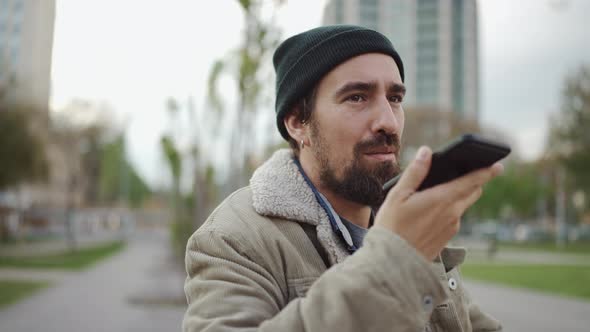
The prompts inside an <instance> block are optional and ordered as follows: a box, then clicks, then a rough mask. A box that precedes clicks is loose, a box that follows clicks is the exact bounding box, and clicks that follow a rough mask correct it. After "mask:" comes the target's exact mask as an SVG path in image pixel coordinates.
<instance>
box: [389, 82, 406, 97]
mask: <svg viewBox="0 0 590 332" xmlns="http://www.w3.org/2000/svg"><path fill="white" fill-rule="evenodd" d="M387 90H388V91H389V93H401V94H403V95H405V94H406V86H405V85H403V84H400V83H392V84H391V85H390V86H389V89H387Z"/></svg>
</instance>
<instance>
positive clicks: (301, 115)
mask: <svg viewBox="0 0 590 332" xmlns="http://www.w3.org/2000/svg"><path fill="white" fill-rule="evenodd" d="M316 93H317V87H314V88H313V89H311V91H310V92H309V93H308V94H306V95H305V97H303V98H302V99H301V100H300V101H299V102H297V103H296V104H295V106H293V108H292V109H291V112H292V113H293V114H294V115H295V117H296V119H297V121H299V122H301V123H309V122H310V121H311V113H312V112H313V109H314V108H315V99H316ZM288 141H289V146H290V147H291V150H293V153H294V154H295V155H296V156H299V149H300V148H301V147H300V146H299V142H297V141H295V139H294V138H293V137H291V136H289V140H288Z"/></svg>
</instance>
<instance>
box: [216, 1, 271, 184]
mask: <svg viewBox="0 0 590 332" xmlns="http://www.w3.org/2000/svg"><path fill="white" fill-rule="evenodd" d="M238 3H239V5H240V7H241V8H242V10H243V14H244V22H245V26H244V29H243V39H242V44H241V45H240V47H239V48H238V49H237V50H236V51H235V52H233V53H232V54H231V57H230V58H229V59H227V60H219V61H217V62H215V64H214V65H213V67H212V70H211V72H210V76H209V88H208V91H209V98H210V103H211V105H212V106H213V109H216V110H224V106H223V103H222V102H221V98H219V94H218V93H217V86H216V85H217V80H218V78H219V77H220V76H221V74H222V72H224V71H225V70H229V69H232V68H233V70H232V73H233V76H234V79H235V81H236V84H237V88H238V89H237V90H238V96H237V97H238V102H237V108H236V111H237V116H236V117H235V122H234V125H233V126H232V129H231V132H230V141H231V144H230V152H229V159H228V160H230V164H231V165H232V169H231V170H230V178H229V186H228V187H229V189H230V190H234V189H235V188H237V187H239V186H241V185H243V184H244V183H245V182H246V181H247V178H248V177H249V174H247V167H246V162H247V160H248V159H250V155H251V154H253V153H254V149H253V147H252V144H251V143H252V141H253V138H254V137H256V134H257V133H256V131H255V127H256V126H255V122H256V117H257V115H258V114H257V111H258V110H259V109H260V108H261V107H260V106H261V103H262V98H263V96H264V89H263V87H264V86H265V85H266V84H267V82H268V81H272V79H271V80H269V75H267V73H265V71H264V68H265V67H264V66H263V64H265V63H270V61H269V59H270V56H271V55H272V52H273V51H274V49H275V48H276V47H277V46H278V44H279V40H280V31H279V29H278V27H277V26H276V24H275V19H274V12H273V15H272V16H271V17H270V19H268V20H266V19H265V18H264V16H263V15H262V7H263V5H264V1H261V0H258V1H256V0H238ZM282 4H283V1H274V5H275V7H274V9H276V8H278V7H280V6H281V5H282ZM236 59H237V61H236Z"/></svg>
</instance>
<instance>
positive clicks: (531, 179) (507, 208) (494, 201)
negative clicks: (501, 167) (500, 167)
mask: <svg viewBox="0 0 590 332" xmlns="http://www.w3.org/2000/svg"><path fill="white" fill-rule="evenodd" d="M506 166H507V167H506V171H505V172H504V174H502V175H501V176H499V177H498V178H496V179H493V180H492V181H491V182H489V183H488V184H486V186H485V188H484V191H483V194H482V196H481V198H480V199H479V200H478V201H477V202H476V203H475V204H474V205H473V206H472V207H471V208H470V209H469V210H468V217H469V218H471V219H476V220H483V219H501V218H504V217H511V218H512V217H515V218H521V219H533V218H535V217H537V216H538V214H539V209H538V207H539V202H540V201H542V200H546V199H548V197H549V196H550V195H549V194H550V192H551V186H550V183H549V182H550V181H548V179H547V175H546V174H544V172H543V169H542V168H541V167H539V165H538V163H529V164H524V163H519V164H515V163H513V164H508V165H506ZM507 213H508V214H509V215H508V216H505V214H507Z"/></svg>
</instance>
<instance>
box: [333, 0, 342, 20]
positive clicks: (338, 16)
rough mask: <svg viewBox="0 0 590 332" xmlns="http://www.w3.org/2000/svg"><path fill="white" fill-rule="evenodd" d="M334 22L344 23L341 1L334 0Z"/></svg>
mask: <svg viewBox="0 0 590 332" xmlns="http://www.w3.org/2000/svg"><path fill="white" fill-rule="evenodd" d="M334 20H335V21H336V23H344V3H342V0H334Z"/></svg>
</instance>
